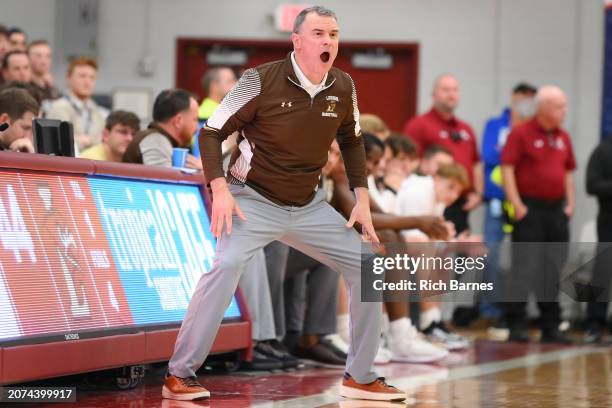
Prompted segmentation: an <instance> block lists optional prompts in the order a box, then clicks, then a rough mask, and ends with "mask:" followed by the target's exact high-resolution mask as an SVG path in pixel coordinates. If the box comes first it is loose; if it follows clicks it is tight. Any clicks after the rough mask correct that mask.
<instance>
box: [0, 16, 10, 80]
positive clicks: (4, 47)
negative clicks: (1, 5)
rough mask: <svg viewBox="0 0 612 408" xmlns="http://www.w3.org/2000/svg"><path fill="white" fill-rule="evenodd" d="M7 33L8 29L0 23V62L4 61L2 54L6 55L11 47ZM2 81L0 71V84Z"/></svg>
mask: <svg viewBox="0 0 612 408" xmlns="http://www.w3.org/2000/svg"><path fill="white" fill-rule="evenodd" d="M8 35H9V32H8V29H7V28H6V27H5V26H3V25H2V24H0V63H1V62H2V61H4V56H5V55H6V53H7V52H9V49H10V47H11V43H10V42H9V39H8ZM0 68H2V67H0ZM2 82H4V80H3V78H2V73H1V72H0V84H1V83H2Z"/></svg>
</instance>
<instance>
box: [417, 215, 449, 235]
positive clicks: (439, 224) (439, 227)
mask: <svg viewBox="0 0 612 408" xmlns="http://www.w3.org/2000/svg"><path fill="white" fill-rule="evenodd" d="M418 218H419V219H420V221H419V229H420V230H421V231H423V232H424V233H425V234H427V236H428V237H429V238H431V239H442V240H447V239H449V238H450V237H449V228H448V226H447V224H446V222H445V221H444V219H443V218H442V217H436V216H431V215H424V216H421V217H418Z"/></svg>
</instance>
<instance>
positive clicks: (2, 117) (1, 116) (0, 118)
mask: <svg viewBox="0 0 612 408" xmlns="http://www.w3.org/2000/svg"><path fill="white" fill-rule="evenodd" d="M5 122H6V123H8V124H9V125H10V124H11V118H10V117H9V115H8V113H0V123H5Z"/></svg>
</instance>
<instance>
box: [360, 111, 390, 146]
mask: <svg viewBox="0 0 612 408" xmlns="http://www.w3.org/2000/svg"><path fill="white" fill-rule="evenodd" d="M359 127H361V131H362V132H363V133H371V134H373V135H374V136H376V137H377V138H379V139H380V140H382V141H385V140H386V139H387V138H388V137H389V136H390V135H391V131H389V127H388V126H387V124H386V123H385V122H384V121H383V120H382V119H381V118H380V117H378V116H376V115H373V114H371V113H362V114H361V115H359Z"/></svg>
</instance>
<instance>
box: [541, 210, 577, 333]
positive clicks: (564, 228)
mask: <svg viewBox="0 0 612 408" xmlns="http://www.w3.org/2000/svg"><path fill="white" fill-rule="evenodd" d="M563 206H564V205H563V204H562V203H559V205H558V206H555V207H554V208H551V209H548V211H546V214H545V215H543V219H544V220H545V221H546V227H545V228H546V234H547V237H546V243H545V244H544V245H545V247H544V250H543V251H540V252H541V254H540V256H541V257H543V258H544V262H542V268H541V270H540V275H541V279H540V284H539V285H536V295H537V297H538V308H539V309H540V321H541V329H542V338H541V339H542V341H543V342H558V341H561V342H565V341H568V339H567V338H566V337H565V336H564V335H561V334H560V333H559V323H560V322H561V308H560V307H559V302H558V300H557V298H558V296H559V287H560V284H559V283H560V277H561V270H562V269H563V267H564V265H565V262H566V259H567V252H568V250H569V244H568V242H569V219H568V217H567V216H566V215H565V213H564V212H563Z"/></svg>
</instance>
